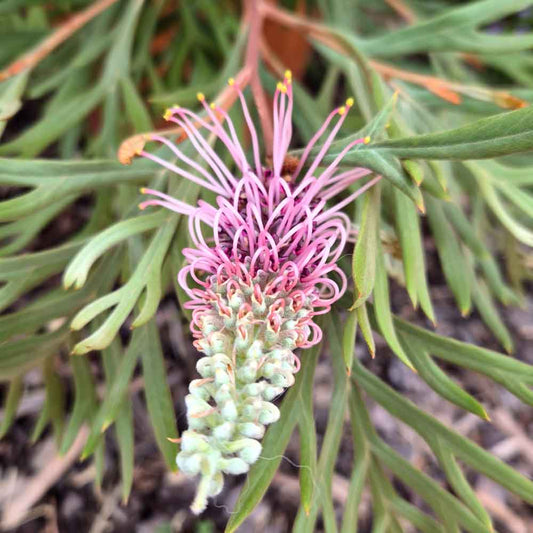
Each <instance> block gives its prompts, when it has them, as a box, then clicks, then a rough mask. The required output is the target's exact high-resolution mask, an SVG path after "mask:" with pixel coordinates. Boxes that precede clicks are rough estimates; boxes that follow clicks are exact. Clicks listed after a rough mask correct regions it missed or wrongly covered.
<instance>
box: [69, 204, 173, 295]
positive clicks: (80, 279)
mask: <svg viewBox="0 0 533 533" xmlns="http://www.w3.org/2000/svg"><path fill="white" fill-rule="evenodd" d="M167 218H168V215H167V214H166V213H164V212H161V211H159V212H156V213H151V214H148V215H140V216H137V217H133V218H129V219H127V220H123V221H121V222H117V223H116V224H114V225H113V226H110V227H108V228H107V229H105V230H104V231H102V232H101V233H100V234H99V235H97V236H96V237H93V238H92V239H91V240H90V241H89V242H88V243H87V244H86V245H85V246H84V247H83V248H82V249H81V250H80V252H79V253H78V254H77V255H76V256H75V257H74V259H73V260H72V261H71V263H70V264H69V266H68V267H67V269H66V270H65V274H64V276H63V285H64V286H65V288H66V289H68V288H69V287H71V286H73V285H74V287H75V288H76V289H79V288H81V287H83V285H84V284H85V282H86V281H87V276H88V274H89V270H90V269H91V267H92V265H93V264H94V263H95V261H96V260H97V259H98V258H99V257H101V256H102V255H103V254H104V253H105V252H106V251H108V250H109V249H110V248H112V247H113V246H116V245H117V244H118V243H120V242H122V241H124V240H125V239H127V238H128V237H131V236H132V235H138V234H139V233H144V232H145V231H149V230H152V229H155V228H158V227H160V226H161V225H162V224H163V223H164V222H165V220H166V219H167Z"/></svg>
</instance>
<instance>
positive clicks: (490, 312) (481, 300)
mask: <svg viewBox="0 0 533 533" xmlns="http://www.w3.org/2000/svg"><path fill="white" fill-rule="evenodd" d="M472 284H473V291H472V297H473V299H474V304H475V306H476V307H477V309H478V311H479V314H480V315H481V318H483V322H485V324H487V326H488V327H489V328H490V330H491V331H492V332H493V333H494V335H495V336H496V338H497V339H498V340H499V341H500V343H501V345H502V346H503V347H504V349H505V351H506V352H508V353H512V352H513V350H514V343H513V339H512V338H511V334H510V333H509V330H508V329H507V327H506V326H505V324H504V323H503V321H502V319H501V317H500V314H499V312H498V309H497V308H496V305H495V304H494V301H493V299H492V297H491V295H490V293H489V291H488V288H487V286H486V285H485V283H483V281H481V280H476V279H474V280H472Z"/></svg>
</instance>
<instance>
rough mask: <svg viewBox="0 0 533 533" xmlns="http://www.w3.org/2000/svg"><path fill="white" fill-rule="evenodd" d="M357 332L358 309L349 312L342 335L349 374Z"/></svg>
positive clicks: (345, 363) (343, 350)
mask: <svg viewBox="0 0 533 533" xmlns="http://www.w3.org/2000/svg"><path fill="white" fill-rule="evenodd" d="M356 334H357V309H354V310H352V311H349V312H348V319H347V320H346V325H345V326H344V333H343V337H342V355H343V357H344V365H345V366H346V373H347V374H348V375H350V374H351V372H352V361H353V358H354V353H355V336H356Z"/></svg>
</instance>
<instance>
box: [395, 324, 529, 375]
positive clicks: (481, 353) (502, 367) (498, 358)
mask: <svg viewBox="0 0 533 533" xmlns="http://www.w3.org/2000/svg"><path fill="white" fill-rule="evenodd" d="M394 325H395V327H396V329H397V330H398V331H399V332H401V333H405V334H407V335H408V336H409V337H410V338H414V339H415V340H419V341H420V342H422V344H423V346H424V349H425V350H427V351H428V352H429V353H431V354H433V355H435V356H436V357H438V358H439V359H443V360H445V361H448V362H450V363H453V364H456V365H459V366H461V367H464V368H469V369H471V370H474V371H476V372H481V373H483V374H484V373H489V372H502V374H504V375H507V376H508V377H509V378H514V379H516V380H517V381H519V382H520V381H522V382H524V383H526V384H528V385H533V366H532V365H528V364H526V363H523V362H522V361H518V360H516V359H513V358H512V357H508V356H505V355H503V354H500V353H498V352H495V351H493V350H488V349H486V348H482V347H480V346H475V345H473V344H468V343H465V342H460V341H458V340H456V339H452V338H450V337H443V336H441V335H437V334H436V333H433V332H431V331H428V330H426V329H423V328H420V327H418V326H414V325H412V324H409V323H408V322H405V321H404V320H401V319H399V318H397V317H394Z"/></svg>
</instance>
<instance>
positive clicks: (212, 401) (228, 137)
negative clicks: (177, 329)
mask: <svg viewBox="0 0 533 533" xmlns="http://www.w3.org/2000/svg"><path fill="white" fill-rule="evenodd" d="M229 84H230V85H231V86H233V87H234V89H235V91H236V92H237V95H238V98H239V99H240V102H241V105H242V110H243V114H244V119H245V121H246V124H247V126H248V129H249V133H250V138H251V144H252V153H253V160H252V161H251V162H250V161H248V160H247V158H246V154H245V150H244V148H243V147H242V145H241V143H240V141H239V139H238V137H237V134H236V129H235V127H234V124H233V122H232V120H231V118H230V117H229V115H228V113H227V111H226V110H224V109H223V108H222V107H219V106H217V105H216V104H211V105H209V104H208V103H207V102H206V99H205V97H204V95H203V94H201V93H200V94H198V100H199V101H200V102H201V104H202V106H203V108H204V110H205V115H204V116H203V117H201V116H199V115H197V114H195V113H193V112H191V111H189V110H187V109H183V108H181V107H178V106H174V107H172V108H170V109H169V110H167V112H166V114H165V118H166V119H167V120H169V121H172V122H174V123H176V124H177V125H178V126H180V127H181V128H182V129H183V131H184V133H185V134H186V136H187V137H188V139H189V140H190V142H191V143H192V145H193V146H194V148H195V149H196V151H197V152H198V154H199V155H200V156H201V158H202V159H203V160H204V162H205V163H206V165H205V166H206V167H207V170H206V168H204V166H201V165H199V164H198V163H197V162H196V161H194V160H192V159H191V158H189V157H188V156H187V155H185V154H184V153H183V152H182V151H181V150H180V149H179V148H178V147H177V146H176V145H174V144H173V143H172V142H170V141H169V140H168V139H166V138H165V137H162V136H159V135H153V136H152V139H153V140H155V141H159V142H161V143H163V144H165V145H166V146H168V148H170V150H171V151H172V152H173V153H174V155H175V156H176V158H177V159H178V161H179V164H178V165H176V164H173V163H170V162H168V161H166V160H164V159H161V158H160V157H158V156H156V155H154V154H151V153H149V152H146V151H144V150H142V151H140V155H142V156H144V157H146V158H149V159H151V160H153V161H155V162H157V163H159V164H160V165H163V166H164V167H166V168H167V169H169V170H171V171H173V172H174V173H176V174H178V175H179V176H182V177H184V178H186V179H189V180H191V181H193V182H195V183H197V184H199V185H201V186H202V187H204V188H206V189H208V190H210V191H212V192H214V193H215V194H216V205H211V204H209V203H207V202H205V201H199V202H198V204H197V205H196V206H191V205H188V204H186V203H185V202H182V201H181V200H178V199H175V198H172V197H170V196H168V195H166V194H163V193H161V192H158V191H155V190H151V189H143V190H142V192H144V193H146V194H149V195H151V196H152V199H149V200H147V201H145V202H143V203H142V204H141V205H140V207H141V208H142V209H144V208H146V207H147V206H150V205H159V206H163V207H166V208H168V209H171V210H173V211H176V212H178V213H181V214H184V215H187V216H188V218H189V228H190V233H191V237H192V241H193V243H194V248H188V249H185V250H184V251H183V253H184V255H185V258H186V260H187V265H186V266H185V267H183V268H182V270H181V271H180V272H179V274H178V280H179V283H180V284H181V286H182V287H183V288H184V290H185V291H186V293H187V294H188V296H189V297H190V301H189V302H187V304H186V306H187V307H188V308H190V309H192V311H193V315H192V317H193V318H192V323H191V330H192V333H193V335H194V337H195V346H196V348H197V349H198V350H199V351H201V352H203V353H204V354H205V357H203V358H202V359H200V360H199V361H198V364H197V369H198V372H199V374H200V375H201V376H202V378H201V379H197V380H194V381H193V382H192V383H191V384H190V387H189V391H190V394H189V395H188V396H187V397H186V405H187V417H188V424H189V429H188V430H187V431H185V432H184V433H183V435H182V441H181V451H180V453H179V454H178V458H177V462H178V466H179V467H180V468H181V470H182V471H183V472H185V473H187V474H191V475H196V474H199V475H200V476H201V481H200V485H199V488H198V493H197V497H196V499H195V502H194V503H193V506H192V508H193V510H194V511H195V512H201V511H202V510H203V509H204V507H205V505H206V501H207V497H209V496H214V495H216V494H218V493H219V492H220V491H221V490H222V485H223V473H229V474H240V473H244V472H246V471H248V469H249V465H250V464H252V463H254V462H255V461H256V460H257V458H258V457H259V454H260V452H261V445H260V443H259V442H258V439H261V437H262V436H263V433H264V429H265V428H264V426H265V425H267V424H270V423H272V422H275V421H276V420H277V419H278V417H279V411H278V409H277V407H276V406H275V405H274V404H273V403H271V402H272V400H273V399H274V398H275V397H276V396H278V395H279V394H281V393H282V392H283V390H284V389H285V388H286V387H288V386H290V385H292V383H293V382H294V373H295V372H297V371H298V369H299V366H300V363H299V359H298V357H297V356H296V355H295V350H296V349H298V348H308V347H310V346H312V345H314V344H316V343H317V342H319V341H320V339H321V337H322V332H321V330H320V328H319V327H318V326H317V324H316V323H315V322H314V317H315V316H316V315H318V314H321V313H325V312H327V311H328V310H329V309H330V306H331V305H332V304H333V302H335V301H336V300H337V299H338V298H339V297H340V296H341V295H342V294H343V292H344V290H345V289H346V277H345V275H344V273H343V272H342V270H341V269H340V268H339V267H338V266H337V260H338V259H339V257H340V255H341V253H342V251H343V249H344V246H345V243H346V240H347V237H348V233H349V227H350V223H349V219H348V217H347V216H346V215H345V214H344V213H343V212H342V209H343V208H344V207H345V206H346V205H347V204H349V203H350V202H352V201H353V200H354V199H355V198H356V197H357V196H359V195H360V194H361V193H363V192H364V191H365V190H366V189H368V188H369V187H371V186H372V185H373V184H374V183H375V182H376V181H377V180H379V179H380V178H379V177H377V178H374V179H372V180H370V181H368V182H367V183H366V184H365V185H363V186H362V187H359V188H358V189H357V190H355V191H354V192H351V193H350V194H348V195H347V196H346V197H345V198H344V199H342V200H341V201H339V202H337V203H335V204H333V205H331V206H329V205H328V202H330V201H331V200H332V199H333V198H334V197H336V196H337V195H338V194H339V193H341V192H342V191H344V190H345V189H347V188H348V187H350V186H351V185H352V184H353V183H355V182H356V181H357V180H360V179H361V178H364V177H365V176H368V175H369V174H370V173H371V171H369V170H367V169H364V168H352V169H349V170H343V171H341V170H340V166H341V164H342V160H343V158H344V156H345V155H346V153H347V152H348V151H349V150H350V149H352V148H353V147H354V146H355V145H356V144H360V143H367V142H368V141H369V139H368V138H363V139H357V140H354V141H352V142H350V143H349V144H347V146H346V147H345V148H344V149H343V150H342V151H341V152H340V153H339V154H338V155H337V156H336V157H335V159H334V160H333V161H332V162H331V164H329V165H327V166H326V165H324V164H323V160H324V157H325V155H326V153H327V152H328V149H329V148H330V146H331V144H332V142H333V140H334V138H335V136H336V134H337V132H338V131H339V129H340V128H341V126H342V124H343V122H344V120H345V118H346V115H347V113H348V111H349V109H350V107H351V106H352V105H353V100H352V99H351V98H350V99H348V100H347V101H346V104H345V105H343V106H341V107H338V108H336V109H335V110H333V111H332V112H331V113H330V114H329V116H328V117H327V118H326V120H325V122H324V124H323V125H322V127H321V128H320V129H319V130H318V131H317V132H316V134H315V135H314V136H313V138H312V139H311V141H310V142H309V144H308V145H307V146H306V148H305V149H304V150H303V153H302V154H301V156H300V157H299V158H295V157H291V156H289V155H288V148H289V144H290V141H291V137H292V110H293V90H292V78H291V74H290V72H287V73H286V74H285V77H284V79H283V81H281V82H279V83H278V85H277V88H276V91H275V93H274V102H273V127H274V135H273V139H274V140H273V147H272V154H273V155H272V161H271V162H269V163H270V164H267V165H264V164H263V163H262V159H261V153H260V148H259V138H258V135H257V132H256V129H255V127H254V124H253V122H252V118H251V116H250V112H249V109H248V106H247V104H246V100H245V97H244V95H243V93H242V91H241V89H240V88H239V87H238V85H237V83H235V81H234V80H233V79H230V80H229ZM332 124H333V126H332V127H331V130H330V131H329V132H328V129H329V127H330V126H331V125H332ZM202 131H205V132H207V133H209V134H211V135H213V136H214V137H215V138H217V139H218V140H220V141H221V142H222V143H223V145H224V146H225V148H226V149H227V150H228V152H229V153H230V154H231V157H232V159H233V161H234V164H235V170H236V172H235V171H232V170H231V169H230V168H228V166H227V165H226V164H225V163H224V162H223V161H222V159H221V158H220V157H219V156H218V154H217V153H216V152H215V150H214V149H213V148H212V146H211V145H210V144H209V142H208V141H207V140H206V139H205V138H204V136H203V135H202V133H201V132H202ZM322 137H325V140H324V142H323V143H322V145H321V146H320V148H318V147H317V143H318V141H319V140H320V139H321V138H322ZM315 147H317V148H316V149H315V150H313V149H314V148H315ZM206 227H207V228H208V232H207V234H206V233H204V231H205V228H206Z"/></svg>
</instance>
